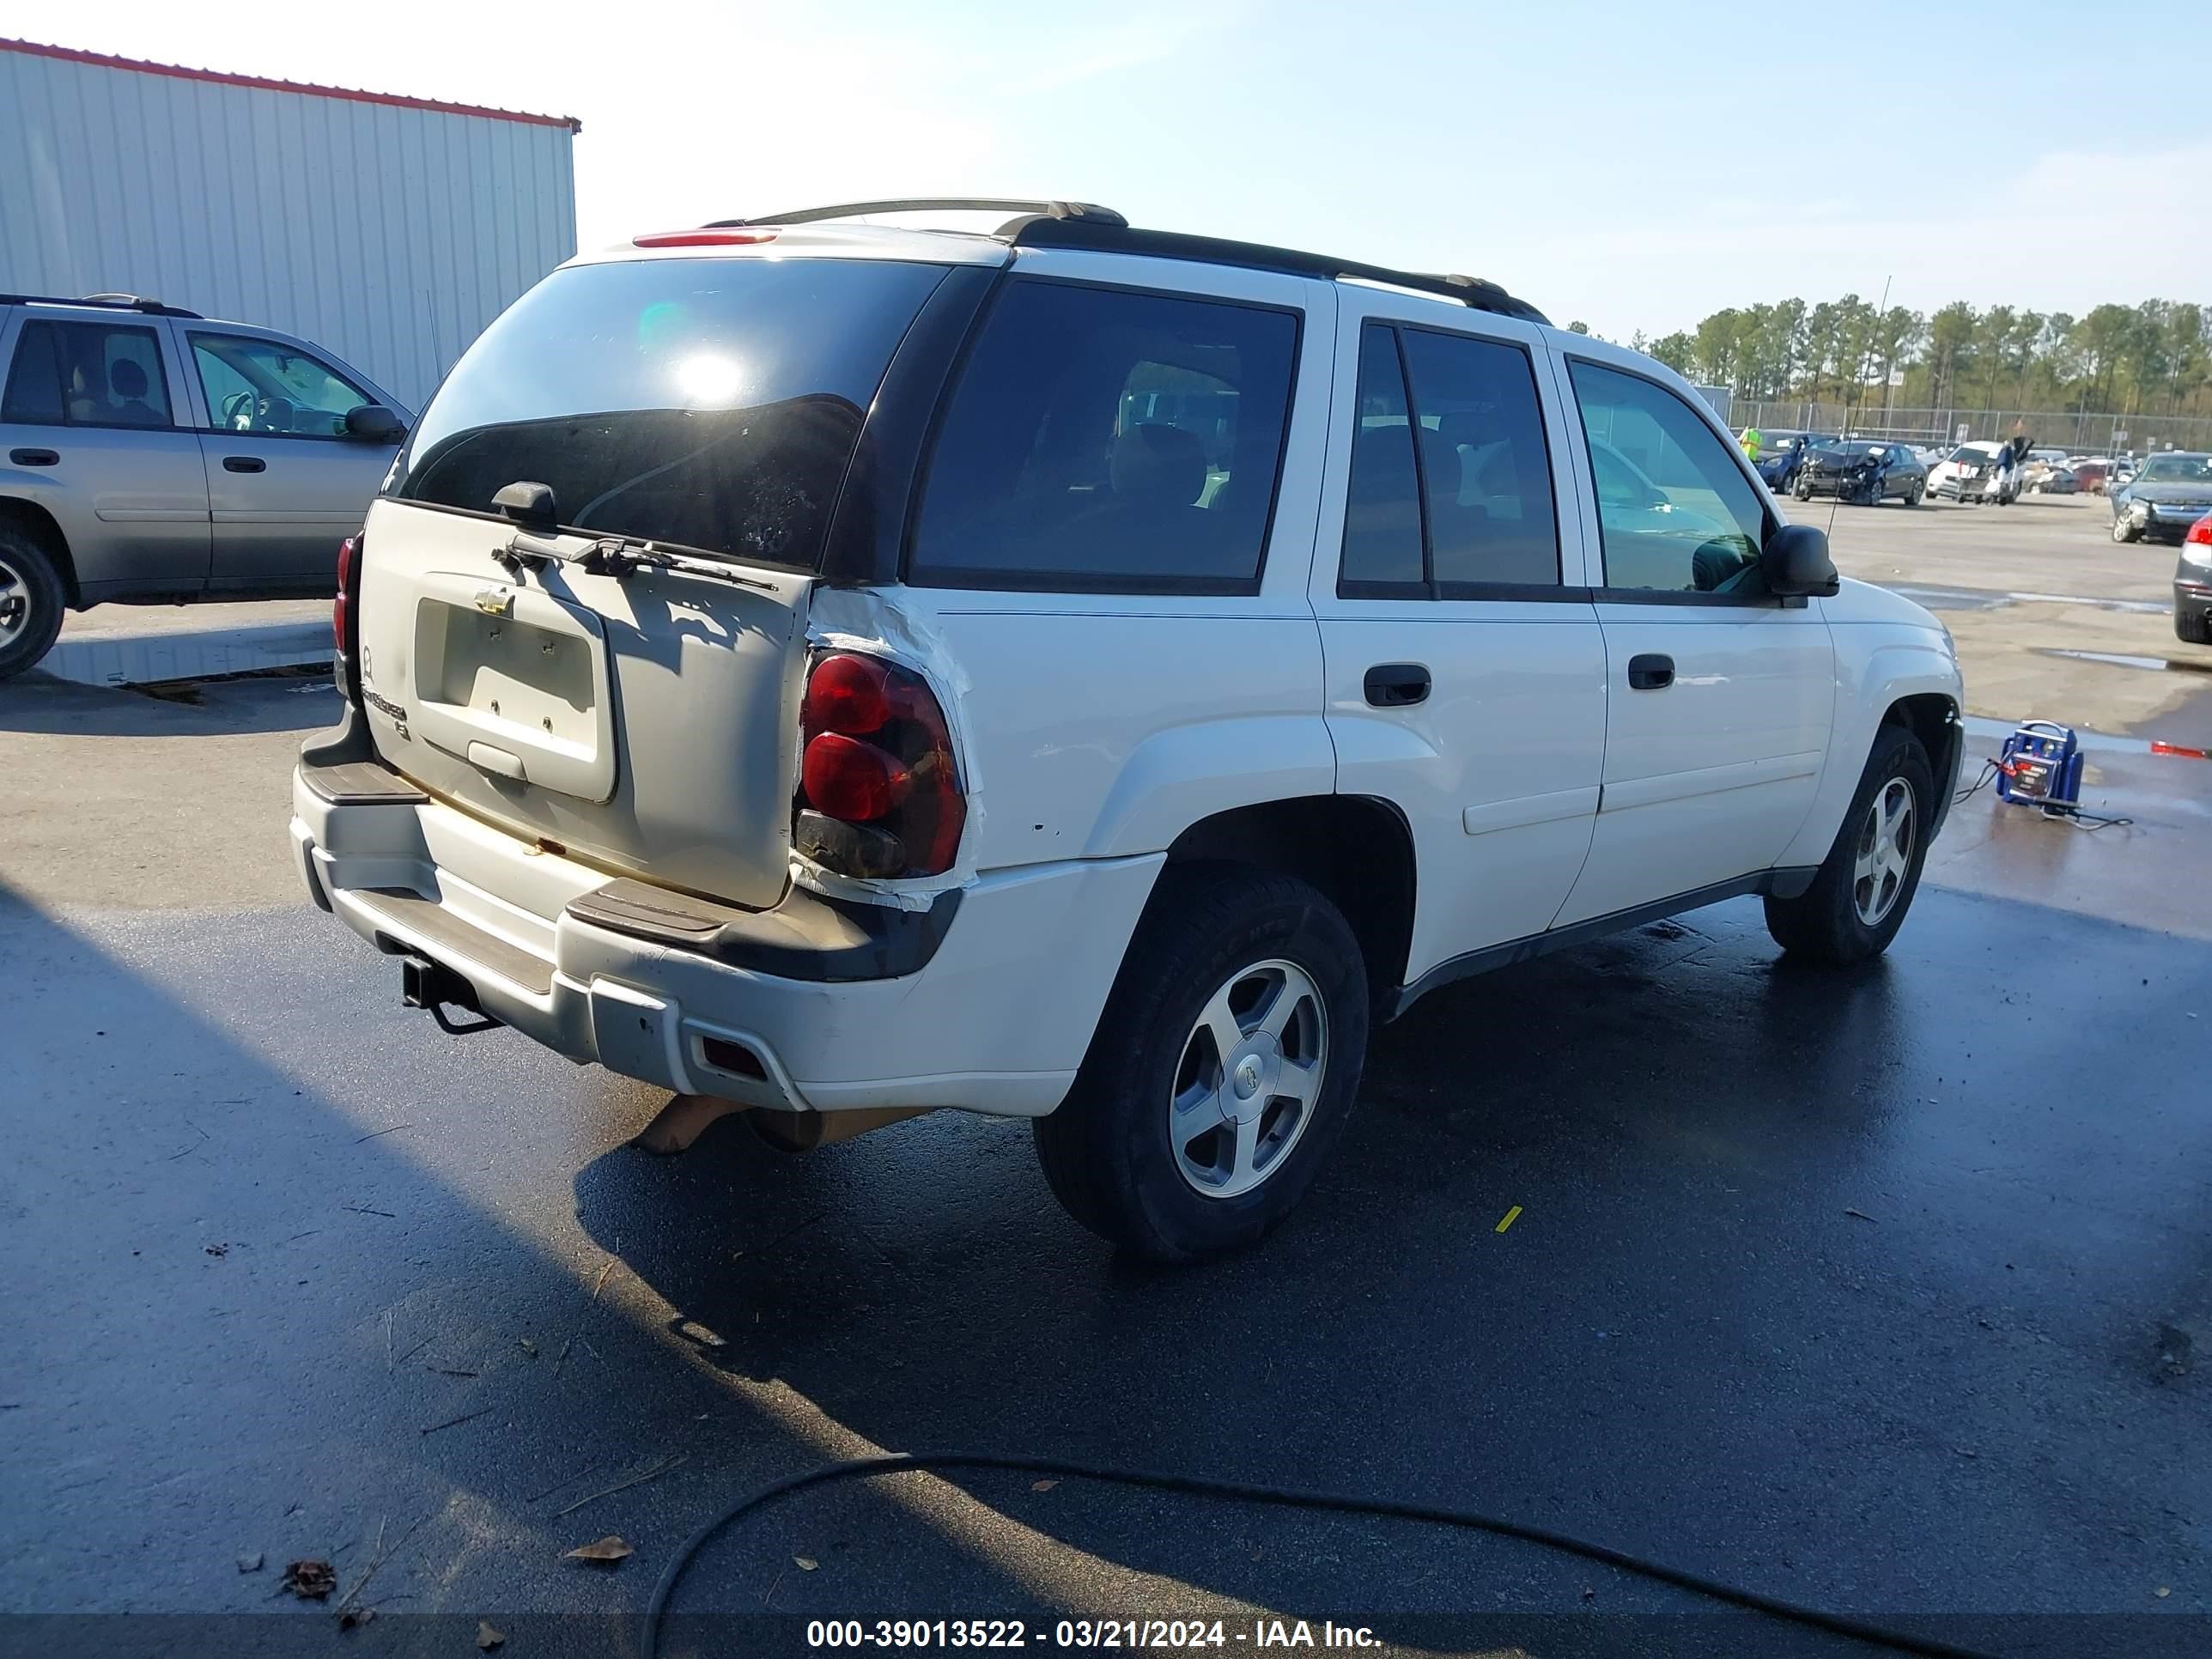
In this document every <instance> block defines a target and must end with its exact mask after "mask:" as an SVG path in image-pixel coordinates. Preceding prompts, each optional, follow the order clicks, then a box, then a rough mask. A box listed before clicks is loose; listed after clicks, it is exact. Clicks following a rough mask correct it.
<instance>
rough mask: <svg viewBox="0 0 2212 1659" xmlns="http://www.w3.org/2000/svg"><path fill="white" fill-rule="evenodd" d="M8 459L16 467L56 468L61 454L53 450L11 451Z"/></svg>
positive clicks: (59, 462)
mask: <svg viewBox="0 0 2212 1659" xmlns="http://www.w3.org/2000/svg"><path fill="white" fill-rule="evenodd" d="M8 459H9V460H11V461H13V462H15V465H18V466H58V465H60V464H61V459H62V458H61V452H60V451H59V450H54V449H11V450H9V452H8Z"/></svg>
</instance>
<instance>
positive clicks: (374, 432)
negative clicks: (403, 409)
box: [345, 404, 407, 444]
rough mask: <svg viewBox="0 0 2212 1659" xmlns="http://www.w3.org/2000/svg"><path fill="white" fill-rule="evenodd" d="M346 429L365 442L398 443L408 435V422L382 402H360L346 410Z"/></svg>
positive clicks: (347, 432)
mask: <svg viewBox="0 0 2212 1659" xmlns="http://www.w3.org/2000/svg"><path fill="white" fill-rule="evenodd" d="M345 429H346V436H347V437H349V438H358V439H360V440H361V441H362V442H363V443H371V444H396V443H398V441H400V440H401V439H402V438H404V437H405V436H406V435H407V422H404V421H403V420H401V419H400V418H399V415H398V410H391V409H386V407H385V406H384V405H383V404H357V405H356V406H355V407H354V408H352V409H349V410H346V417H345Z"/></svg>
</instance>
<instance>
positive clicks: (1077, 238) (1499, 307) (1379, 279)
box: [708, 196, 1551, 328]
mask: <svg viewBox="0 0 2212 1659" xmlns="http://www.w3.org/2000/svg"><path fill="white" fill-rule="evenodd" d="M976 211H981V212H1010V213H1012V214H1014V215H1015V216H1014V217H1013V218H1011V219H1009V220H1007V221H1006V223H1004V224H1002V225H1000V227H999V228H998V229H997V230H995V231H994V232H993V233H991V234H993V235H994V236H995V237H997V239H998V240H1000V241H1002V242H1005V243H1006V244H1007V246H1011V247H1061V248H1084V249H1088V250H1090V251H1092V252H1100V253H1137V254H1143V255H1146V256H1148V257H1150V258H1155V259H1194V260H1200V261H1203V262H1205V263H1206V264H1218V265H1238V266H1242V267H1243V268H1244V269H1246V270H1279V271H1283V272H1285V273H1286V274H1288V275H1291V276H1319V277H1322V278H1325V279H1328V280H1331V281H1333V280H1334V279H1336V278H1338V277H1340V276H1349V277H1352V278H1355V279H1357V280H1358V281H1361V282H1369V283H1389V285H1390V286H1392V287H1393V288H1407V289H1414V290H1415V291H1416V292H1418V293H1422V294H1432V295H1436V296H1437V298H1439V299H1443V300H1454V301H1458V302H1459V303H1460V304H1461V305H1463V306H1466V307H1469V308H1470V309H1472V310H1475V311H1488V312H1493V313H1496V314H1497V315H1498V316H1501V317H1517V318H1519V319H1521V320H1522V321H1523V322H1528V323H1541V324H1542V325H1545V326H1546V327H1547V328H1548V327H1549V326H1550V325H1551V319H1550V318H1548V317H1547V316H1545V315H1544V313H1542V312H1541V311H1539V310H1537V309H1536V307H1534V306H1532V305H1530V304H1529V303H1528V301H1526V300H1522V299H1516V297H1515V296H1514V295H1510V294H1508V293H1507V292H1506V291H1505V290H1504V289H1502V288H1500V287H1499V286H1498V284H1497V283H1492V282H1486V281H1485V280H1483V279H1482V278H1481V277H1480V276H1459V275H1457V274H1450V275H1436V274H1433V273H1431V272H1428V271H1421V270H1391V269H1390V268H1389V266H1387V265H1371V264H1366V263H1365V262H1364V261H1362V260H1358V259H1340V258H1335V257H1334V256H1333V255H1330V254H1327V253H1302V252H1298V251H1297V250H1296V249H1294V248H1286V247H1269V246H1265V245H1264V244H1262V243H1259V242H1233V241H1229V240H1225V239H1223V238H1221V237H1217V236H1191V235H1186V234H1183V233H1182V232H1181V231H1174V230H1137V229H1133V228H1131V226H1130V224H1129V222H1128V221H1127V219H1126V218H1124V217H1122V216H1121V215H1120V214H1118V213H1116V212H1115V210H1113V209H1112V208H1109V207H1100V206H1099V205H1098V204H1097V203H1095V202H1048V201H1020V200H1009V199H1006V198H1004V197H987V196H927V197H914V198H912V199H910V200H905V201H895V202H847V203H844V204H841V205H839V206H836V207H816V208H799V209H796V210H793V211H792V212H789V213H768V214H763V215H761V216H758V217H756V218H751V219H717V220H715V221H714V222H713V224H712V225H710V226H708V228H709V229H716V230H720V229H735V228H739V227H743V226H747V225H811V224H817V223H819V222H822V221H823V220H825V219H853V218H858V217H860V216H861V215H863V214H869V213H918V212H936V213H948V212H976Z"/></svg>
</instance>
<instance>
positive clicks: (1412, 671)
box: [1366, 662, 1429, 708]
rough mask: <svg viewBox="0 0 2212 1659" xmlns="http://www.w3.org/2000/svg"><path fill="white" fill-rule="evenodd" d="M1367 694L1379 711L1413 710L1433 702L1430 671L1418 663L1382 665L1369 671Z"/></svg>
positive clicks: (1384, 663)
mask: <svg viewBox="0 0 2212 1659" xmlns="http://www.w3.org/2000/svg"><path fill="white" fill-rule="evenodd" d="M1366 690H1367V701H1368V702H1371V703H1373V704H1374V705H1375V707H1376V708H1412V707H1413V705H1414V704H1415V703H1417V702H1427V701H1428V700H1429V671H1428V670H1427V669H1425V668H1424V667H1422V666H1421V665H1420V664H1419V663H1417V662H1378V663H1376V665H1375V666H1374V667H1372V668H1370V669H1369V670H1368V671H1367V683H1366Z"/></svg>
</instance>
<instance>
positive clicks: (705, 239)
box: [629, 227, 775, 247]
mask: <svg viewBox="0 0 2212 1659" xmlns="http://www.w3.org/2000/svg"><path fill="white" fill-rule="evenodd" d="M774 240H775V232H774V231H772V230H762V229H738V228H735V227H732V228H725V229H714V228H705V229H701V230H653V231H647V233H646V234H644V235H642V236H633V237H631V238H630V239H629V245H630V246H632V247H749V246H753V245H755V244H757V243H761V242H773V241H774Z"/></svg>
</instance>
